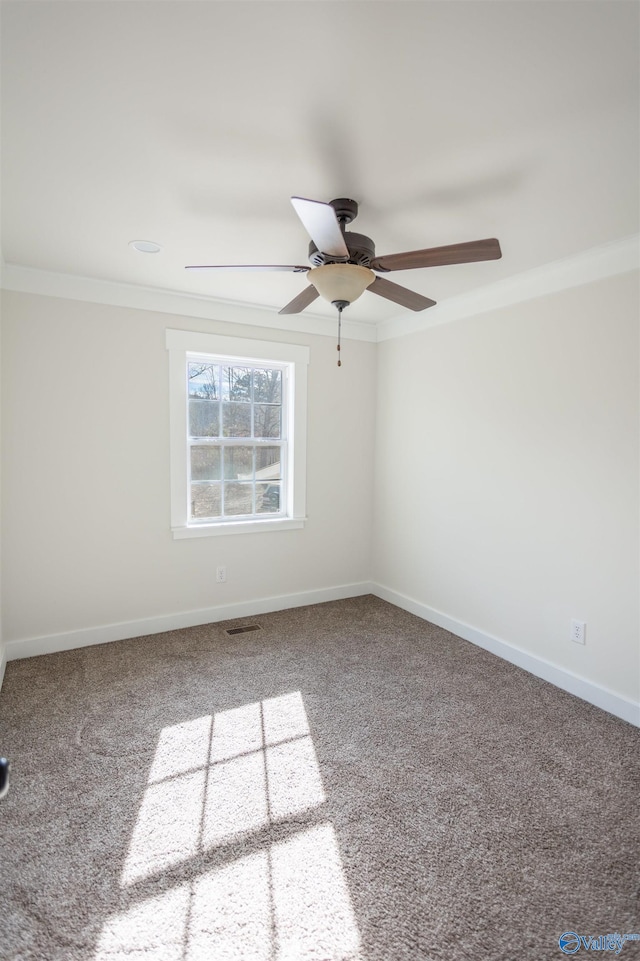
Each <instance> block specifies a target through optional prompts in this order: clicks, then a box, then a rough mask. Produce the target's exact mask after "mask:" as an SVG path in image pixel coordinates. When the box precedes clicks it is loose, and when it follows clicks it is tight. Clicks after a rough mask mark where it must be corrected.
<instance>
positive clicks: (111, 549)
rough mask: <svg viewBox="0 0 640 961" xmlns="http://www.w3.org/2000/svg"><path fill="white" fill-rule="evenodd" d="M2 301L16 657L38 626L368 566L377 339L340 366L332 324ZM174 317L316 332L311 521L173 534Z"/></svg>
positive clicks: (257, 333) (196, 606)
mask: <svg viewBox="0 0 640 961" xmlns="http://www.w3.org/2000/svg"><path fill="white" fill-rule="evenodd" d="M3 306H4V331H3V337H4V341H3V353H2V362H3V384H2V389H3V408H4V454H3V459H4V478H3V485H2V494H3V503H4V509H3V544H4V547H3V553H4V584H3V593H4V637H5V641H6V642H7V643H8V644H9V645H10V653H11V656H16V654H17V649H16V644H15V642H18V641H24V640H25V639H33V638H46V637H50V636H51V635H60V634H66V633H67V632H73V631H80V632H82V631H86V630H87V629H93V628H100V627H103V626H108V625H113V624H114V623H116V624H117V623H120V622H124V623H126V624H130V623H131V622H132V621H136V620H139V619H143V620H144V619H153V618H162V617H166V616H173V615H181V614H183V613H188V612H193V611H198V610H202V609H205V610H209V609H211V608H217V607H219V606H221V605H234V604H240V605H241V604H243V603H244V602H247V601H255V600H257V599H261V598H272V597H274V596H278V595H286V596H287V597H290V596H291V595H295V594H299V593H304V592H308V591H322V590H323V589H330V588H333V587H335V586H338V587H344V586H345V585H354V584H356V585H357V584H360V583H362V582H368V581H369V578H370V559H371V533H370V531H371V510H372V482H371V473H372V465H373V431H374V406H375V405H374V401H375V345H373V344H370V343H363V342H356V341H347V342H345V345H344V347H343V366H342V368H340V369H338V367H337V365H336V350H335V342H334V340H333V339H332V338H330V337H318V336H311V335H307V334H296V333H292V332H290V331H286V332H277V331H273V330H267V329H266V328H259V329H257V328H252V327H241V326H239V325H235V324H234V325H230V324H224V323H218V322H212V321H207V320H198V319H189V318H183V317H177V316H175V315H170V314H161V313H154V312H152V311H142V310H133V309H127V308H121V307H112V306H104V305H97V304H90V303H84V302H79V301H71V300H65V299H61V298H52V297H43V296H37V295H31V294H23V293H13V292H9V291H4V292H3ZM167 327H172V328H177V327H178V328H185V329H190V330H203V331H217V332H220V333H226V334H229V333H232V334H234V335H238V336H243V335H245V336H247V337H254V338H257V339H262V340H265V339H272V340H281V341H283V342H287V343H300V344H305V345H308V346H309V347H310V355H311V360H310V366H309V423H308V473H307V477H308V483H307V513H308V518H309V519H308V523H307V526H306V527H305V528H304V529H303V530H299V531H297V530H296V531H279V532H275V533H272V534H264V533H261V534H253V535H229V536H224V537H210V538H195V539H189V540H177V541H176V540H173V539H172V536H171V533H170V526H169V525H170V516H169V507H170V505H169V427H168V356H167V351H166V349H165V329H166V328H167ZM219 564H225V565H226V567H227V583H226V584H216V582H215V568H216V566H217V565H219ZM282 606H287V604H283V605H282ZM179 619H180V618H179ZM205 619H206V618H205ZM209 619H211V618H209ZM182 620H183V621H184V622H185V623H186V622H187V620H188V619H187V618H182ZM142 626H143V627H145V626H148V625H142ZM161 627H162V624H161V623H160V624H159V626H158V629H161ZM141 632H142V631H141ZM113 633H114V632H113V631H112V632H111V635H110V634H109V632H107V633H106V634H105V636H104V639H107V638H108V637H109V636H112V635H113ZM90 637H93V639H101V636H100V634H99V632H98V633H96V632H95V631H94V632H93V635H90ZM77 640H78V643H82V642H83V637H82V636H78V637H77ZM44 649H46V645H45V646H44ZM25 650H27V648H25Z"/></svg>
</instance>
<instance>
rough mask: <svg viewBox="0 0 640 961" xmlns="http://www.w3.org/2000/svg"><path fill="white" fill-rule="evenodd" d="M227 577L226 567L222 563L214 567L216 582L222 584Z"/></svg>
mask: <svg viewBox="0 0 640 961" xmlns="http://www.w3.org/2000/svg"><path fill="white" fill-rule="evenodd" d="M226 579H227V568H226V567H224V565H221V566H220V567H216V582H217V583H218V584H224V583H225V581H226Z"/></svg>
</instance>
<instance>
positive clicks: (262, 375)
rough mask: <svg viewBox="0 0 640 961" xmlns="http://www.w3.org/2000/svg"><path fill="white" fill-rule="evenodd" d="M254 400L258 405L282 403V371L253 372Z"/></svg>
mask: <svg viewBox="0 0 640 961" xmlns="http://www.w3.org/2000/svg"><path fill="white" fill-rule="evenodd" d="M253 400H254V402H255V403H256V404H281V403H282V371H281V370H262V369H261V368H257V369H256V370H254V372H253Z"/></svg>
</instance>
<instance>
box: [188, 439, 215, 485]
mask: <svg viewBox="0 0 640 961" xmlns="http://www.w3.org/2000/svg"><path fill="white" fill-rule="evenodd" d="M191 480H194V481H196V480H220V448H219V447H192V448H191Z"/></svg>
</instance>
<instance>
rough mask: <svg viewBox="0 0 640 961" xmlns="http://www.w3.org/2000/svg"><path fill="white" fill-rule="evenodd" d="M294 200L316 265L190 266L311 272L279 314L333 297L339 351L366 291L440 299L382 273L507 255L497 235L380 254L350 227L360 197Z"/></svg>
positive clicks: (407, 302) (405, 303)
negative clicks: (349, 314)
mask: <svg viewBox="0 0 640 961" xmlns="http://www.w3.org/2000/svg"><path fill="white" fill-rule="evenodd" d="M291 203H292V204H293V206H294V209H295V211H296V213H297V214H298V216H299V218H300V220H301V221H302V223H303V226H304V227H305V229H306V231H307V233H308V234H309V236H310V237H311V243H310V244H309V262H310V264H311V266H310V267H304V266H300V265H291V264H287V265H284V264H282V265H281V264H203V265H192V266H188V267H187V268H186V269H187V270H280V271H282V270H284V271H292V272H293V273H297V274H307V279H308V280H309V281H310V283H309V285H308V286H307V287H305V289H304V290H303V291H302V292H301V293H299V294H298V295H297V296H296V297H294V298H293V300H292V301H290V302H289V303H288V304H287V305H286V306H285V307H283V308H282V310H280V311H279V313H280V314H297V313H300V311H302V310H304V309H305V307H308V306H309V304H311V303H313V301H314V300H316V298H317V297H323V298H324V299H325V300H328V301H329V302H330V303H332V304H333V305H334V307H336V308H337V310H338V350H340V322H341V317H342V311H343V309H344V308H345V307H348V305H349V304H351V303H353V301H354V300H357V299H358V297H360V296H361V294H363V293H364V291H365V290H370V291H372V293H374V294H378V296H380V297H384V298H385V299H386V300H391V301H393V302H394V303H396V304H399V305H400V306H401V307H408V308H409V310H425V309H426V308H427V307H433V306H434V305H435V303H436V302H435V300H430V299H429V298H428V297H423V296H422V294H418V293H416V292H415V291H413V290H409V289H408V288H407V287H401V286H400V284H394V283H392V282H391V281H390V280H387V279H386V278H385V277H379V276H376V273H378V274H386V273H389V272H390V271H393V270H412V269H413V268H416V267H441V266H444V265H446V264H468V263H475V262H477V261H481V260H498V259H499V258H500V257H501V256H502V252H501V250H500V244H499V243H498V241H497V240H495V239H493V238H492V239H488V240H473V241H470V242H468V243H463V244H450V245H449V246H447V247H428V248H426V249H425V250H410V251H406V252H405V253H400V254H387V255H384V256H382V257H377V256H376V250H375V246H374V243H373V241H372V240H371V238H370V237H365V235H364V234H357V233H355V232H354V231H347V230H346V229H345V228H346V227H347V225H348V224H350V223H351V222H352V221H353V220H355V218H356V217H357V216H358V204H357V203H356V201H355V200H348V199H346V198H339V199H338V200H332V201H331V202H330V203H328V204H326V203H322V202H321V201H319V200H306V199H305V198H303V197H292V198H291ZM338 365H340V361H338Z"/></svg>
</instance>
